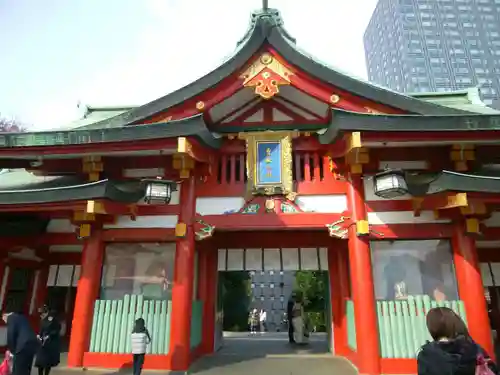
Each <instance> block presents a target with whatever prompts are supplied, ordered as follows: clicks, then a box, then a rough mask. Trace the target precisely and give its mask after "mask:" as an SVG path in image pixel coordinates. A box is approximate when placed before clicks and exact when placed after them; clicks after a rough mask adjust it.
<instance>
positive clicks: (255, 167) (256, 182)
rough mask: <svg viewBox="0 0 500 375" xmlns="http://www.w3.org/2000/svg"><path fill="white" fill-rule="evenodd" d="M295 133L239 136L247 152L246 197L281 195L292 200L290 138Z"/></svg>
mask: <svg viewBox="0 0 500 375" xmlns="http://www.w3.org/2000/svg"><path fill="white" fill-rule="evenodd" d="M297 136H298V132H290V131H277V132H274V131H265V132H252V133H240V134H239V135H238V137H239V138H240V139H243V140H245V142H246V150H247V192H248V195H266V196H271V195H284V196H286V197H287V198H288V199H290V200H291V201H293V200H295V197H296V193H295V192H294V189H293V176H292V139H293V138H295V137H297Z"/></svg>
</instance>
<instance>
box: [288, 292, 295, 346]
mask: <svg viewBox="0 0 500 375" xmlns="http://www.w3.org/2000/svg"><path fill="white" fill-rule="evenodd" d="M294 306H295V295H293V294H292V296H291V297H290V299H289V300H288V303H287V305H286V318H287V322H288V342H289V343H290V344H295V339H294V337H293V334H294V329H293V323H292V320H293V308H294Z"/></svg>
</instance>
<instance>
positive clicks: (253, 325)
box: [248, 309, 259, 335]
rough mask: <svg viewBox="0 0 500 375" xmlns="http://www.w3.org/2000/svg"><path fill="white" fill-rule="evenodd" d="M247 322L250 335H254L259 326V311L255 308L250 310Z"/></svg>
mask: <svg viewBox="0 0 500 375" xmlns="http://www.w3.org/2000/svg"><path fill="white" fill-rule="evenodd" d="M248 323H249V324H250V335H256V334H257V329H258V327H259V313H258V311H257V309H253V310H252V311H250V314H249V316H248Z"/></svg>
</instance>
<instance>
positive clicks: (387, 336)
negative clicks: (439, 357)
mask: <svg viewBox="0 0 500 375" xmlns="http://www.w3.org/2000/svg"><path fill="white" fill-rule="evenodd" d="M438 306H446V307H450V308H451V309H453V311H455V312H456V313H457V314H458V315H460V316H461V317H462V319H464V321H466V317H465V309H464V304H463V302H462V301H442V302H436V301H433V300H431V299H430V297H429V296H410V297H408V299H407V300H399V301H377V317H378V331H379V341H380V352H381V355H382V358H415V357H416V355H417V353H418V350H419V349H420V347H421V346H422V345H423V344H424V343H425V342H426V341H427V340H430V339H431V337H430V335H429V333H428V331H427V326H426V324H425V317H426V314H427V312H428V311H429V310H430V309H431V308H433V307H438Z"/></svg>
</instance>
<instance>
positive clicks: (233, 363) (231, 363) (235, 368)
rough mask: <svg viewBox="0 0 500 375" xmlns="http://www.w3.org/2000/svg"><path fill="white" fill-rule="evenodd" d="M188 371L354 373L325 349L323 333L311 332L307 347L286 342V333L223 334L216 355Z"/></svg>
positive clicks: (219, 374)
mask: <svg viewBox="0 0 500 375" xmlns="http://www.w3.org/2000/svg"><path fill="white" fill-rule="evenodd" d="M189 373H191V374H198V375H225V374H227V375H230V374H231V375H247V374H248V375H255V374H270V373H272V374H276V375H296V374H297V375H298V374H309V375H326V374H328V375H331V374H342V375H355V374H357V371H356V370H355V368H354V367H353V366H352V365H351V364H350V362H348V361H347V360H345V359H344V358H340V357H335V356H333V355H332V354H331V353H329V352H328V344H327V342H326V335H324V334H313V335H311V340H310V343H309V345H307V346H292V345H290V344H288V338H287V334H286V333H265V334H263V335H256V336H250V335H249V334H247V333H236V334H235V333H226V334H225V337H224V346H223V348H222V349H221V350H220V351H219V352H218V353H216V354H214V355H212V356H208V357H204V358H201V359H200V360H199V361H197V362H196V363H195V364H194V365H193V366H192V368H191V369H190V371H189Z"/></svg>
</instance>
